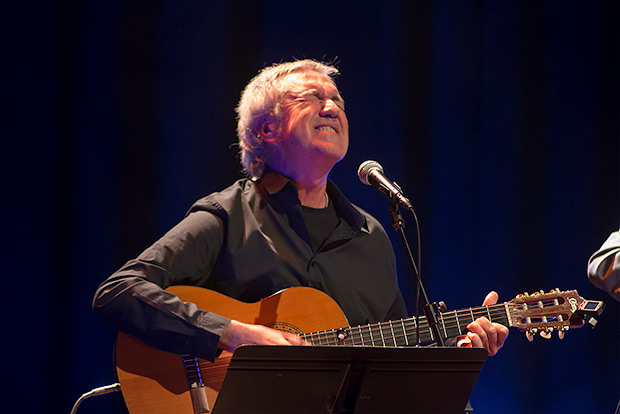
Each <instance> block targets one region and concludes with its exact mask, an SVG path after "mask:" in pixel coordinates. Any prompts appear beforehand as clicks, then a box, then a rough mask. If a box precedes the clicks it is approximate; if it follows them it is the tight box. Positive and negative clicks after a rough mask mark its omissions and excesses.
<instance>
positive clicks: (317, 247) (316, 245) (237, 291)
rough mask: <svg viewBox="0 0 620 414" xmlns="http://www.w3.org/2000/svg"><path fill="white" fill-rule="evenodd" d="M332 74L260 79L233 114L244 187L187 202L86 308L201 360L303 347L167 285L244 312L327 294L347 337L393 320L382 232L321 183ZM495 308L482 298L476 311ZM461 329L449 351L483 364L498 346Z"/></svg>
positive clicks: (332, 158) (337, 131) (499, 331)
mask: <svg viewBox="0 0 620 414" xmlns="http://www.w3.org/2000/svg"><path fill="white" fill-rule="evenodd" d="M337 73H338V71H337V69H335V68H334V67H331V66H328V65H324V64H321V63H318V62H315V61H312V60H302V61H295V62H289V63H283V64H279V65H275V66H273V67H269V68H266V69H264V70H263V71H261V72H260V73H259V74H258V75H257V76H256V77H255V78H254V79H253V80H252V81H251V82H250V83H249V84H248V86H247V87H246V89H245V90H244V92H243V94H242V97H241V100H240V102H239V106H238V108H237V113H238V118H239V122H238V136H239V143H240V147H241V160H242V164H243V165H244V168H245V170H246V172H247V173H248V175H249V176H250V177H251V178H249V179H242V180H239V181H237V182H236V183H235V184H233V185H232V186H231V187H229V188H227V189H225V190H223V191H222V192H219V193H214V194H211V195H209V196H207V197H205V198H203V199H201V200H199V201H198V202H196V203H195V204H194V205H193V206H192V207H191V209H190V212H189V213H188V215H187V216H186V217H185V219H183V220H182V221H181V222H180V223H179V224H178V225H177V226H175V227H174V228H173V229H171V230H170V231H169V232H168V233H167V234H166V235H164V236H163V237H162V238H161V239H160V240H159V241H157V242H156V243H155V244H154V245H153V246H151V247H149V248H148V249H147V250H145V251H144V252H143V253H142V254H141V255H140V256H139V257H138V258H137V259H135V260H131V261H129V262H127V263H126V264H125V265H124V266H123V267H122V268H121V269H120V270H118V271H117V272H116V273H114V274H113V275H112V276H110V277H109V278H108V279H107V280H106V281H105V282H104V283H102V285H101V286H100V287H99V289H98V290H97V293H96V295H95V299H94V302H93V307H94V309H95V310H97V311H98V312H99V313H100V314H101V315H102V316H103V317H104V318H105V319H106V320H108V321H110V322H111V323H112V324H113V325H114V326H115V327H116V328H117V329H119V330H122V331H126V332H128V333H130V334H133V335H135V336H138V337H140V338H141V339H143V340H144V341H145V342H147V343H149V344H151V345H153V346H156V347H158V348H161V349H164V350H167V351H170V352H175V353H189V354H192V355H194V356H197V357H201V358H204V359H208V360H213V359H214V358H215V357H216V355H217V352H218V349H224V350H228V351H231V352H232V351H234V350H235V349H236V348H238V347H239V346H241V345H244V344H267V345H269V344H271V345H289V344H290V345H302V344H305V343H304V341H302V340H301V338H300V337H298V336H296V335H293V334H290V333H286V332H281V331H278V330H273V329H270V328H267V327H264V326H259V325H252V324H246V323H241V322H239V321H236V320H230V319H228V318H226V315H217V314H216V313H214V312H209V310H208V309H199V308H198V307H197V306H196V305H194V304H192V303H183V302H182V301H181V300H180V299H179V298H177V297H176V296H174V295H172V294H170V293H168V292H165V291H164V289H165V288H167V287H168V286H171V285H179V284H184V285H196V286H202V287H205V288H208V289H211V290H216V291H218V292H221V293H223V294H225V295H228V296H231V297H233V298H236V299H239V300H242V301H246V302H254V301H258V300H260V299H261V298H264V297H267V296H269V295H270V294H272V293H274V292H277V291H279V290H281V289H284V288H287V287H291V286H309V287H313V288H316V289H320V290H322V291H324V292H326V293H327V294H328V295H330V296H331V297H332V298H333V299H334V300H335V301H336V302H337V303H338V304H339V305H340V307H341V308H342V310H343V312H344V313H345V315H346V316H347V318H348V321H349V323H350V324H351V325H352V326H356V325H359V324H367V323H375V322H380V321H386V320H392V319H400V318H403V317H405V316H406V308H405V305H404V303H403V299H402V296H401V293H400V291H399V288H398V284H397V278H396V266H395V260H394V253H393V250H392V247H391V244H390V242H389V239H388V237H387V235H386V234H385V231H384V230H383V228H382V227H381V225H380V224H379V222H378V221H377V220H376V219H374V218H373V217H372V216H370V215H369V214H367V213H366V212H364V211H363V210H362V209H360V208H358V207H356V206H354V205H353V204H351V203H350V202H349V201H348V200H347V199H346V198H345V197H344V196H343V195H342V193H341V192H340V191H339V189H338V188H337V187H336V186H335V185H334V184H333V183H332V182H331V181H329V180H328V178H327V177H328V174H329V172H330V171H331V169H332V167H333V166H334V165H335V164H336V163H337V162H338V161H340V160H341V159H342V158H343V157H344V156H345V154H346V152H347V149H348V145H349V135H348V131H349V128H348V121H347V117H346V115H345V112H344V101H343V99H342V97H341V96H340V93H339V91H338V89H337V87H336V84H335V82H334V80H333V76H334V75H336V74H337ZM496 301H497V294H496V293H494V292H491V293H490V294H489V296H487V299H485V303H484V304H494V303H496ZM468 329H469V331H470V332H469V333H468V334H467V335H466V336H463V337H462V338H460V339H459V341H458V344H459V346H472V345H473V346H483V347H485V348H486V349H487V350H488V352H489V354H490V355H494V354H495V353H496V352H497V351H498V350H499V349H500V348H501V347H502V345H503V343H504V340H505V339H506V337H507V335H508V328H506V327H504V326H502V325H498V324H493V323H491V322H489V321H488V320H487V319H486V318H480V319H478V320H476V321H475V322H473V323H471V324H470V325H469V326H468Z"/></svg>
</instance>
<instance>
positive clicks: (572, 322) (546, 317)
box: [506, 289, 605, 341]
mask: <svg viewBox="0 0 620 414" xmlns="http://www.w3.org/2000/svg"><path fill="white" fill-rule="evenodd" d="M603 309H605V304H604V303H603V302H600V301H594V300H586V299H584V298H582V297H581V296H579V294H578V293H577V291H576V290H566V291H560V290H559V289H555V290H552V291H550V292H548V293H545V292H543V291H540V292H537V293H533V294H528V293H523V294H521V295H517V297H516V298H514V299H513V300H511V301H510V302H506V311H507V314H508V322H509V324H510V326H511V327H516V328H519V330H521V331H522V332H523V331H524V332H526V336H527V338H528V339H529V340H530V341H532V340H533V339H534V335H535V334H537V333H540V336H542V337H543V338H546V339H549V338H550V337H551V333H552V332H553V331H554V330H557V331H558V336H559V337H560V339H562V338H563V337H564V332H566V331H568V330H569V329H573V328H581V327H582V326H583V325H584V324H585V323H589V324H591V325H592V326H594V325H596V322H597V321H596V319H594V317H595V316H598V315H600V314H601V313H602V312H603Z"/></svg>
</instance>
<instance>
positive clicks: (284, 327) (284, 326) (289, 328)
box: [266, 322, 304, 335]
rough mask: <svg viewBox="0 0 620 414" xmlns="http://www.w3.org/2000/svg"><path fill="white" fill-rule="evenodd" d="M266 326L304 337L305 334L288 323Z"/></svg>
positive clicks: (273, 323) (275, 323)
mask: <svg viewBox="0 0 620 414" xmlns="http://www.w3.org/2000/svg"><path fill="white" fill-rule="evenodd" d="M266 326H268V327H269V328H273V329H277V330H278V331H284V332H290V333H292V334H295V335H302V334H303V333H304V332H303V331H302V330H301V329H299V328H298V327H296V326H295V325H291V324H290V323H286V322H272V323H268V324H267V325H266Z"/></svg>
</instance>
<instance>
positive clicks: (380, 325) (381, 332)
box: [377, 323, 385, 346]
mask: <svg viewBox="0 0 620 414" xmlns="http://www.w3.org/2000/svg"><path fill="white" fill-rule="evenodd" d="M377 327H378V328H379V333H380V334H381V343H382V344H383V346H385V337H384V336H383V327H382V324H381V323H378V324H377Z"/></svg>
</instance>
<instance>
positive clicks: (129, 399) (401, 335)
mask: <svg viewBox="0 0 620 414" xmlns="http://www.w3.org/2000/svg"><path fill="white" fill-rule="evenodd" d="M167 291H168V292H170V293H173V294H175V295H177V296H178V297H179V298H181V300H183V301H185V302H193V303H195V304H197V305H198V306H199V307H200V308H203V309H209V310H211V311H213V312H215V313H218V314H221V315H225V316H226V317H228V318H231V319H236V320H239V321H241V322H245V323H253V324H261V325H266V326H269V327H272V328H275V329H280V330H285V331H288V332H292V333H295V334H298V335H300V336H301V337H302V338H304V339H305V340H306V341H308V342H310V343H311V344H313V345H321V346H327V345H347V346H375V347H398V346H413V345H416V344H417V343H418V340H419V343H421V344H427V343H432V342H434V341H435V338H434V337H433V334H432V332H431V330H430V329H429V326H428V324H427V322H426V318H424V317H420V318H418V319H417V320H416V319H415V318H406V319H401V320H397V321H390V322H383V323H376V324H370V325H365V326H355V327H352V326H348V322H347V319H346V317H345V316H344V314H343V313H342V311H341V310H340V307H339V306H338V305H337V304H336V302H334V300H333V299H331V298H330V297H329V296H328V295H327V294H325V293H323V292H321V291H319V290H315V289H312V288H306V287H295V288H290V289H285V290H283V291H280V292H278V293H276V294H274V295H272V296H270V297H268V298H266V299H263V300H261V301H260V302H256V303H244V302H239V301H237V300H235V299H231V298H229V297H227V296H224V295H222V294H220V293H217V292H213V291H210V290H207V289H203V288H198V287H192V286H173V287H170V288H168V289H167ZM604 306H605V305H604V303H603V302H599V301H591V300H585V299H583V298H582V297H580V296H579V294H578V293H577V291H574V290H571V291H559V290H554V291H551V292H548V293H544V292H542V291H541V292H539V293H535V294H531V295H530V294H522V295H518V296H517V297H516V298H514V299H513V300H511V301H510V302H505V303H500V304H496V305H490V306H482V307H478V308H469V309H465V310H458V311H450V312H443V313H440V314H439V316H438V318H437V319H438V321H437V322H438V325H439V332H440V333H441V334H442V336H444V339H447V338H452V337H456V336H459V335H463V334H465V333H466V332H467V328H466V326H467V325H468V324H469V323H470V322H472V321H474V320H475V319H477V318H479V317H481V316H486V317H487V318H488V319H489V320H490V321H492V322H496V323H500V324H502V325H505V326H508V327H514V328H518V329H519V330H521V331H524V332H526V334H527V337H528V339H530V340H532V339H533V337H534V335H535V334H536V333H540V335H541V336H543V337H545V338H549V337H550V336H551V333H552V332H553V331H557V332H558V334H559V336H560V338H562V337H563V336H564V332H566V331H567V330H569V329H571V328H580V327H581V326H583V325H584V323H591V324H592V325H594V324H595V323H596V320H594V316H597V315H600V314H601V312H602V311H603V309H604ZM115 357H116V371H117V374H118V380H119V382H120V383H121V388H122V390H123V397H124V399H125V403H126V405H127V408H128V410H129V412H130V413H131V414H147V413H148V414H158V413H161V414H164V413H166V414H167V413H171V412H174V413H178V414H185V413H187V414H195V413H206V412H209V411H210V410H211V409H212V408H213V405H214V404H215V400H216V398H217V395H218V392H219V390H220V388H221V386H222V383H223V381H224V377H225V375H226V370H227V368H228V365H229V363H230V359H231V357H232V354H231V353H229V352H226V351H224V352H222V353H221V354H220V356H219V357H218V358H217V359H216V360H215V361H214V362H209V361H206V360H203V359H199V358H195V357H193V356H191V355H178V354H173V353H169V352H165V351H162V350H159V349H157V348H154V347H152V346H150V345H147V344H146V343H144V342H142V341H141V340H140V339H138V338H136V337H134V336H132V335H129V334H126V333H123V332H120V333H119V334H118V338H117V342H116V354H115Z"/></svg>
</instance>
